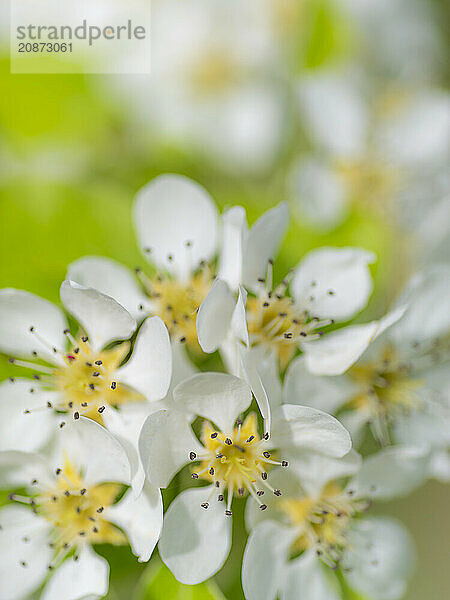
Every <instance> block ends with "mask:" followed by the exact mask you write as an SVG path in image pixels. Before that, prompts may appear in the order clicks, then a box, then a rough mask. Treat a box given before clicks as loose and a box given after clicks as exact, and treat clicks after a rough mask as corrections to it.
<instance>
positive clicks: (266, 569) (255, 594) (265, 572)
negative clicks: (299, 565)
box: [242, 521, 292, 600]
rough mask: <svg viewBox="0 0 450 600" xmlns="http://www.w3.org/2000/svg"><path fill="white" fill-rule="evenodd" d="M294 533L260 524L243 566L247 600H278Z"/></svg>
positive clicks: (254, 532) (277, 526) (251, 539)
mask: <svg viewBox="0 0 450 600" xmlns="http://www.w3.org/2000/svg"><path fill="white" fill-rule="evenodd" d="M291 542H292V532H290V531H289V529H288V528H287V527H283V526H282V525H280V524H278V523H274V522H273V521H265V522H263V523H260V524H259V525H257V526H256V527H255V529H253V531H252V532H251V534H250V537H249V538H248V542H247V546H246V548H245V553H244V560H243V563H242V587H243V588H244V593H245V597H246V599H247V600H261V598H264V600H275V598H276V597H277V592H278V590H279V589H280V588H281V586H282V584H283V581H284V577H285V574H286V568H287V559H288V549H289V545H290V543H291Z"/></svg>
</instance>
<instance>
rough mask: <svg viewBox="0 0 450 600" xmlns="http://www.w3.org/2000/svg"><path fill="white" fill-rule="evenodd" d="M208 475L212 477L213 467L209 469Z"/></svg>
mask: <svg viewBox="0 0 450 600" xmlns="http://www.w3.org/2000/svg"><path fill="white" fill-rule="evenodd" d="M209 474H210V475H214V467H211V468H210V470H209Z"/></svg>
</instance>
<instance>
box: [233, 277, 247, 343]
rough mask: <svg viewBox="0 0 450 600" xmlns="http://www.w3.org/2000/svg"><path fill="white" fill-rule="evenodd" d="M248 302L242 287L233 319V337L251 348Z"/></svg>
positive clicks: (240, 287)
mask: <svg viewBox="0 0 450 600" xmlns="http://www.w3.org/2000/svg"><path fill="white" fill-rule="evenodd" d="M246 302H247V291H246V290H245V289H244V288H243V287H242V286H241V285H240V286H239V292H238V299H237V302H236V306H235V307H234V311H233V316H232V318H231V331H232V332H233V336H234V337H235V338H237V339H238V340H240V341H241V342H243V343H244V344H245V345H246V346H247V348H248V347H249V345H250V344H249V339H248V328H247V318H246V314H245V303H246Z"/></svg>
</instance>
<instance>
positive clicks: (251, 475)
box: [139, 373, 351, 584]
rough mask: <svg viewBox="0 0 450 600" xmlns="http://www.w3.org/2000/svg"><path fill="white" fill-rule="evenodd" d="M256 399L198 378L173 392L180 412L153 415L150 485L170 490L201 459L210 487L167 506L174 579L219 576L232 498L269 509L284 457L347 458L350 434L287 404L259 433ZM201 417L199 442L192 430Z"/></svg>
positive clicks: (144, 447)
mask: <svg viewBox="0 0 450 600" xmlns="http://www.w3.org/2000/svg"><path fill="white" fill-rule="evenodd" d="M251 400H252V392H251V388H250V386H249V385H248V384H247V383H246V382H245V381H244V380H242V379H239V378H237V377H234V376H233V375H226V374H223V373H201V374H198V375H194V376H193V377H191V378H190V379H188V380H186V381H184V382H182V383H180V384H179V385H178V386H177V387H176V388H175V390H174V404H175V406H174V407H173V408H172V409H170V410H162V411H160V412H157V413H154V414H153V415H150V416H149V417H148V419H147V421H146V422H145V424H144V426H143V428H142V431H141V436H140V441H139V448H140V453H141V459H142V462H143V465H144V468H145V471H146V474H147V477H148V479H149V481H150V482H151V483H152V484H154V485H157V486H158V487H167V485H168V484H169V483H170V481H171V479H172V477H173V476H174V475H175V473H176V472H177V471H179V469H180V468H181V467H183V466H184V465H185V464H187V463H189V462H191V463H193V462H197V461H200V465H199V466H198V467H197V468H195V470H194V471H193V472H192V477H193V479H196V480H197V479H204V480H206V481H208V482H209V483H210V484H211V485H208V486H206V487H200V488H198V487H197V488H193V489H188V490H185V491H184V492H182V493H181V494H180V495H179V496H177V498H176V499H175V500H174V501H173V502H172V504H171V505H170V507H169V509H168V511H167V513H166V516H165V521H164V526H163V532H162V537H161V541H160V544H159V551H160V555H161V557H162V559H163V561H164V562H165V563H166V564H167V566H168V567H169V568H170V569H171V570H172V572H173V573H174V575H175V577H176V578H177V579H178V580H179V581H181V582H183V583H187V584H195V583H199V582H200V581H203V580H205V579H207V578H208V577H211V576H212V575H213V574H214V573H216V572H217V571H218V570H219V569H220V568H221V566H222V565H223V563H224V562H225V560H226V558H227V556H228V553H229V551H230V546H231V519H229V517H230V516H231V515H232V502H233V497H234V496H237V497H243V496H246V495H247V494H249V495H250V496H251V497H252V499H253V500H254V504H255V506H256V507H257V508H258V509H259V510H260V511H264V510H265V509H266V508H267V503H266V501H265V496H264V494H265V493H269V494H270V495H271V496H272V495H273V497H275V498H278V497H279V496H281V494H282V490H280V489H277V488H274V487H273V486H272V485H271V483H269V482H270V475H268V473H267V470H268V468H269V467H271V466H273V465H280V467H287V466H288V463H287V461H285V460H284V459H283V458H278V454H273V451H274V448H276V449H277V450H278V452H279V453H280V456H281V457H282V456H283V454H284V453H286V452H290V453H292V454H293V455H294V454H295V452H296V451H302V450H304V449H309V450H311V449H312V450H315V451H318V452H323V453H324V454H326V455H328V456H333V457H340V456H344V455H345V454H346V453H347V452H349V450H350V449H351V442H350V436H349V434H348V432H347V431H346V430H345V429H344V427H343V426H342V425H341V424H340V423H339V422H338V421H337V420H336V419H334V418H332V417H330V415H327V414H326V413H323V412H322V411H317V410H314V409H311V408H308V407H301V406H288V405H286V406H284V407H283V409H282V411H280V413H279V415H278V418H277V420H276V422H275V423H274V427H273V430H272V432H270V431H268V430H266V432H265V434H264V435H263V436H262V437H260V435H259V434H258V417H257V415H256V414H255V413H250V414H249V415H248V416H247V417H246V419H245V420H242V414H243V413H244V412H245V411H246V410H247V409H248V407H249V405H250V402H251ZM193 416H194V417H195V416H199V417H201V418H202V419H203V428H202V431H201V443H199V441H198V440H197V438H196V437H195V436H194V433H193V430H192V429H191V426H190V424H189V421H190V420H191V419H192V417H193Z"/></svg>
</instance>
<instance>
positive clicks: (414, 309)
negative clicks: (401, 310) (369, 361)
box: [392, 265, 450, 346]
mask: <svg viewBox="0 0 450 600" xmlns="http://www.w3.org/2000/svg"><path fill="white" fill-rule="evenodd" d="M449 281H450V265H434V266H431V267H430V268H428V269H427V270H426V271H425V272H424V273H421V274H420V275H417V276H416V277H414V278H413V279H412V281H411V282H410V284H409V285H408V287H407V289H406V291H405V292H404V293H403V294H402V296H401V297H400V299H399V300H398V304H399V305H407V309H406V312H405V314H404V316H403V317H402V319H401V320H400V321H399V322H398V323H397V324H396V326H395V329H393V330H392V336H393V340H394V341H395V342H396V343H397V344H398V345H402V346H407V345H409V346H411V345H412V344H414V343H415V342H419V344H427V343H432V342H433V340H434V339H438V338H444V337H445V336H446V335H448V332H449V331H450V294H449V293H448V282H449Z"/></svg>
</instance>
